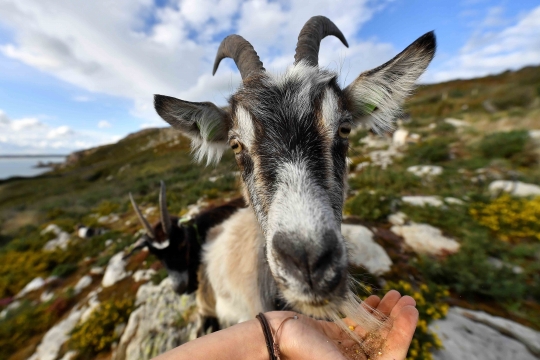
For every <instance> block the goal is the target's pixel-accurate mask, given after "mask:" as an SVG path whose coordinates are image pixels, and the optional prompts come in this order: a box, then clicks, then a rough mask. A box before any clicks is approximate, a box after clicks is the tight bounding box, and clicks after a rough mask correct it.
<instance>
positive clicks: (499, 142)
mask: <svg viewBox="0 0 540 360" xmlns="http://www.w3.org/2000/svg"><path fill="white" fill-rule="evenodd" d="M528 139H529V133H528V132H527V131H526V130H513V131H508V132H496V133H492V134H489V135H486V136H484V138H483V139H482V140H481V141H480V144H479V149H480V152H481V153H482V155H483V156H484V157H485V158H487V159H494V158H505V159H512V158H514V157H516V156H518V155H519V154H520V153H522V152H523V150H524V149H525V145H526V144H527V141H528Z"/></svg>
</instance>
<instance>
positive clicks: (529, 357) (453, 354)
mask: <svg viewBox="0 0 540 360" xmlns="http://www.w3.org/2000/svg"><path fill="white" fill-rule="evenodd" d="M461 311H462V309H459V308H451V309H450V310H449V311H448V314H447V316H446V319H443V320H437V321H434V322H433V323H432V324H431V325H430V326H429V328H430V330H432V331H434V332H435V333H436V334H437V335H438V336H439V338H440V339H441V341H442V343H443V345H444V349H442V350H438V351H435V352H434V353H433V358H434V359H435V360H463V359H477V360H484V359H485V360H507V359H519V360H534V359H537V358H536V357H535V356H534V355H533V354H531V353H530V352H529V351H528V350H527V347H526V346H525V345H523V344H522V343H520V342H519V341H516V340H514V339H511V338H509V337H507V336H505V335H503V334H501V333H500V332H499V331H497V330H494V329H493V328H491V327H489V326H486V325H484V324H481V323H478V322H475V321H473V320H471V319H469V318H467V317H465V316H463V315H462V313H461Z"/></svg>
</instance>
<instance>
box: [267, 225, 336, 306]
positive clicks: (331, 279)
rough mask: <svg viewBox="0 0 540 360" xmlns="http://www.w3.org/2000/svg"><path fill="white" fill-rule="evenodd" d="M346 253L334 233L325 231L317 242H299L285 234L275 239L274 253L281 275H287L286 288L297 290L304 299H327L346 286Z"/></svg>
mask: <svg viewBox="0 0 540 360" xmlns="http://www.w3.org/2000/svg"><path fill="white" fill-rule="evenodd" d="M344 252H345V249H344V246H343V244H342V242H341V241H340V239H339V237H338V235H337V234H336V232H335V231H332V230H327V231H325V232H324V233H323V234H322V236H321V238H320V239H318V241H307V240H305V239H302V240H300V239H298V235H296V234H290V233H286V232H277V233H276V234H275V235H274V237H273V239H272V253H273V256H274V259H275V261H276V263H278V264H279V267H280V268H281V271H280V273H282V274H283V273H284V274H287V278H288V281H287V283H288V284H287V287H291V286H292V287H295V288H296V290H300V291H301V292H302V293H303V294H304V295H309V294H312V295H315V296H316V297H320V296H322V297H324V298H326V297H327V296H329V295H330V294H329V293H331V292H332V291H334V290H336V288H338V287H339V285H340V284H342V283H343V281H344V278H345V277H346V276H345V267H346V266H345V264H346V261H344ZM298 285H300V286H298ZM289 290H293V289H289Z"/></svg>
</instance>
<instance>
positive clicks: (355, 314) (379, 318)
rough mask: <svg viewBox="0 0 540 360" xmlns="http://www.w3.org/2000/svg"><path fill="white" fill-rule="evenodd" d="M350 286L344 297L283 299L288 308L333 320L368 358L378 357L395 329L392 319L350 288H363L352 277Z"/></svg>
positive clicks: (350, 277)
mask: <svg viewBox="0 0 540 360" xmlns="http://www.w3.org/2000/svg"><path fill="white" fill-rule="evenodd" d="M347 285H348V289H347V291H346V292H345V295H344V296H339V297H338V296H334V297H330V299H329V300H326V301H325V300H321V301H320V302H318V299H317V298H315V299H314V301H313V302H308V301H294V300H292V301H291V299H283V300H285V301H286V302H287V304H288V305H289V307H291V308H292V309H294V310H296V311H298V312H299V313H302V314H304V315H307V316H310V317H314V318H316V319H324V320H329V321H333V322H334V323H335V324H336V325H338V326H339V327H340V328H341V329H342V330H343V331H344V332H345V333H347V334H348V335H349V336H350V337H351V338H352V339H353V340H355V341H356V342H357V344H358V347H359V349H361V350H362V351H363V353H364V354H365V356H366V358H368V359H370V358H375V355H377V354H379V352H380V351H382V348H383V346H384V343H385V340H386V336H387V335H388V332H389V331H390V329H391V328H392V321H391V319H390V318H389V317H387V316H386V315H384V314H383V313H381V312H380V311H378V310H376V309H373V308H372V307H371V306H369V305H367V304H366V303H364V302H363V301H362V300H361V299H360V298H359V297H358V296H357V295H355V294H354V292H353V291H352V290H351V289H354V288H358V287H363V288H365V287H364V286H363V284H361V283H359V282H358V281H357V280H356V279H354V278H353V277H352V276H349V283H348V284H347ZM343 318H348V319H350V320H351V321H352V322H354V323H355V324H357V325H358V326H359V327H360V328H361V333H362V335H358V334H357V333H355V332H353V331H351V329H350V328H349V327H348V326H347V324H346V323H345V322H344V321H343Z"/></svg>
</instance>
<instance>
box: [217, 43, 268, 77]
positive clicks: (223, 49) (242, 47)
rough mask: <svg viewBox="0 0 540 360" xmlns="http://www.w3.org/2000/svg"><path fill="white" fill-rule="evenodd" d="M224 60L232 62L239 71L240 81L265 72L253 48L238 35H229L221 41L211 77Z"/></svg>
mask: <svg viewBox="0 0 540 360" xmlns="http://www.w3.org/2000/svg"><path fill="white" fill-rule="evenodd" d="M224 58H231V59H233V60H234V62H235V63H236V66H237V67H238V70H240V75H242V80H246V79H247V78H248V77H249V76H250V75H251V74H255V73H260V72H263V71H265V69H264V67H263V63H262V62H261V60H260V59H259V56H258V55H257V52H256V51H255V49H253V46H252V45H251V44H250V43H249V42H248V41H247V40H246V39H244V38H243V37H241V36H240V35H229V36H227V37H226V38H225V39H223V41H222V42H221V45H219V49H218V52H217V55H216V60H215V61H214V71H213V72H212V74H213V75H215V74H216V71H217V69H218V66H219V63H220V62H221V60H223V59H224Z"/></svg>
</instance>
